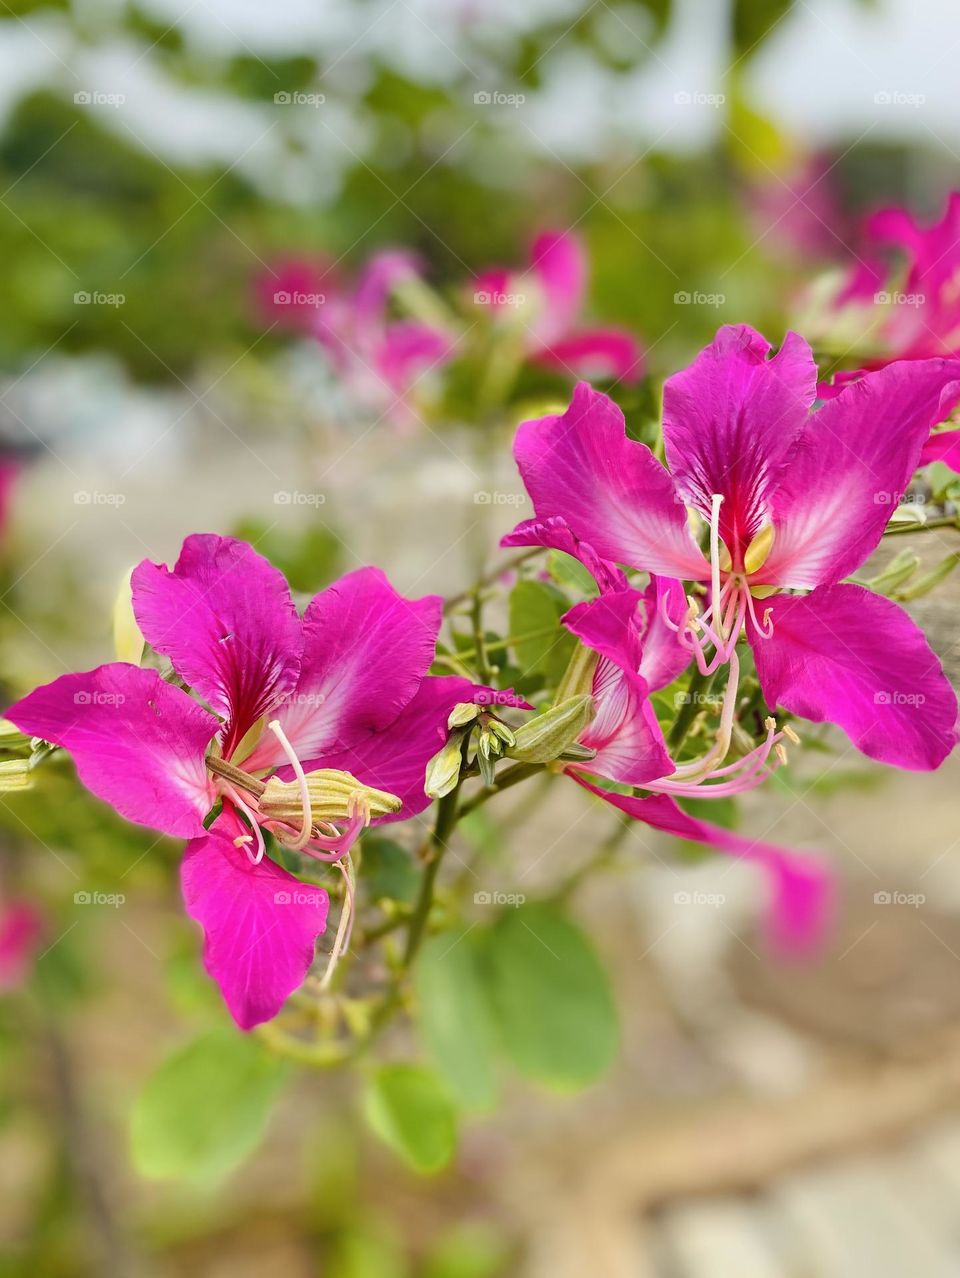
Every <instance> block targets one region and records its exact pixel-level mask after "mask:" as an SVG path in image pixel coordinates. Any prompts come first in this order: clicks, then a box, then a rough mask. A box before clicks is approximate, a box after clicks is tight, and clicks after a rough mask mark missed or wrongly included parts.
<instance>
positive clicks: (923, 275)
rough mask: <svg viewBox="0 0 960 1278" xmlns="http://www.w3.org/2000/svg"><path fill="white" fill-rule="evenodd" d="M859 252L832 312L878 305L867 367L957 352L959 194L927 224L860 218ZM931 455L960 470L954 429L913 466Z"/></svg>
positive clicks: (898, 214)
mask: <svg viewBox="0 0 960 1278" xmlns="http://www.w3.org/2000/svg"><path fill="white" fill-rule="evenodd" d="M891 249H892V250H893V251H894V253H895V255H896V257H897V259H898V261H897V263H896V266H895V268H894V269H891V262H890V252H889V251H890V250H891ZM860 256H861V259H862V260H861V261H860V262H858V264H857V265H855V266H853V267H851V269H850V271H849V272H848V274H847V277H846V279H845V280H844V282H843V284H842V286H841V289H840V292H839V293H838V294H837V296H836V298H835V300H834V303H833V317H834V319H835V320H836V321H842V319H843V317H844V315H845V313H847V312H850V311H853V312H855V311H856V308H857V307H858V306H859V307H864V306H870V307H871V308H873V309H874V310H875V309H876V308H877V307H878V306H879V307H883V308H885V311H883V310H881V311H880V314H881V316H883V318H882V320H881V322H880V324H879V325H878V326H877V328H876V330H875V338H876V341H877V345H878V350H877V352H876V354H875V355H873V356H872V358H871V359H870V360H868V361H867V363H866V366H865V367H866V368H874V369H875V368H882V367H884V365H886V364H889V363H891V362H892V361H894V360H900V359H910V360H915V359H931V358H935V357H938V356H940V357H947V356H955V355H960V192H958V191H954V192H953V193H952V194H951V195H950V196H949V197H948V200H947V207H946V209H945V211H944V214H943V217H942V218H941V219H940V221H939V222H935V223H933V225H931V226H921V225H920V223H918V222H917V221H916V219H915V218H914V216H913V214H912V213H911V212H910V211H909V209H906V208H887V209H881V210H880V211H879V212H877V213H875V214H874V215H873V216H872V217H871V218H870V219H869V220H868V221H867V223H866V228H865V234H864V243H863V244H862V245H861V246H860ZM872 331H874V330H872ZM863 371H864V370H863V369H860V370H858V371H856V372H845V373H839V374H837V376H836V377H835V378H834V382H833V385H827V386H821V388H820V392H821V396H822V397H823V398H832V397H834V396H836V395H837V394H839V393H840V391H841V390H842V389H843V388H844V387H845V386H846V385H848V384H849V383H850V381H854V380H856V379H857V378H859V377H860V376H862V374H863ZM938 460H939V461H943V462H945V463H946V464H947V465H948V466H950V467H951V468H952V469H953V470H955V471H957V472H958V473H960V431H956V430H954V431H942V432H940V433H938V434H935V435H931V437H930V439H929V441H928V442H927V445H926V446H925V448H924V450H923V453H922V454H921V457H920V464H921V465H926V464H927V463H928V462H931V461H938Z"/></svg>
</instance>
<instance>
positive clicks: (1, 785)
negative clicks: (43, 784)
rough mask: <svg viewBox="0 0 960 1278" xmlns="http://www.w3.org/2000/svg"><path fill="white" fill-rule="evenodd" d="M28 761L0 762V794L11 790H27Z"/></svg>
mask: <svg viewBox="0 0 960 1278" xmlns="http://www.w3.org/2000/svg"><path fill="white" fill-rule="evenodd" d="M29 788H30V760H29V759H4V760H3V762H0V793H3V794H5V793H7V792H9V791H11V790H29Z"/></svg>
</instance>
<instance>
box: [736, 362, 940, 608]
mask: <svg viewBox="0 0 960 1278" xmlns="http://www.w3.org/2000/svg"><path fill="white" fill-rule="evenodd" d="M958 400H960V360H943V359H930V360H916V361H901V362H899V363H896V364H888V365H887V367H886V368H881V369H879V370H877V371H876V372H873V373H865V374H864V376H863V377H862V378H860V380H859V381H855V382H851V383H849V384H848V385H847V386H846V387H845V388H844V390H843V391H842V392H841V393H840V394H839V395H838V396H837V398H836V399H831V400H829V401H828V402H827V403H825V404H824V405H823V407H822V408H819V409H817V411H816V412H815V413H812V414H811V415H810V417H809V419H808V421H807V426H806V428H805V430H804V432H803V436H802V438H801V440H800V444H799V446H798V448H797V451H796V452H795V453H794V455H793V457H792V459H791V462H790V465H789V466H788V467H787V469H786V471H785V472H784V473H783V476H782V478H781V480H780V483H779V485H778V486H777V488H776V491H775V492H774V493H773V497H772V502H773V512H774V526H775V529H776V535H775V539H774V543H773V549H772V551H771V553H770V555H769V557H768V558H767V561H766V562H765V563H764V565H763V567H762V569H761V570H760V571H759V572H758V573H756V574H755V575H754V577H753V580H754V581H755V582H761V583H762V582H769V583H772V584H775V585H782V586H794V587H806V588H809V587H812V586H819V585H828V584H829V583H831V582H835V581H839V580H840V579H841V578H843V577H846V576H848V575H849V574H850V573H851V572H853V571H854V570H855V569H856V568H858V567H859V566H860V564H862V563H863V561H864V560H865V559H866V558H867V556H868V555H869V554H870V553H871V551H872V550H873V549H874V548H875V547H876V545H877V543H878V542H879V540H880V537H881V536H882V534H883V530H884V528H885V527H886V524H887V520H888V519H889V517H890V513H891V510H892V508H893V507H895V506H896V504H897V502H898V501H899V500H900V498H901V496H902V495H903V493H904V491H905V489H906V487H907V484H908V483H909V481H910V479H911V477H912V475H913V472H914V471H915V470H916V467H917V463H918V461H919V460H920V453H921V450H922V448H923V446H924V444H925V442H926V440H927V437H928V436H929V434H930V430H931V428H932V427H933V426H935V425H936V424H937V423H938V422H942V421H944V420H945V419H946V418H947V417H949V415H950V412H951V410H952V409H953V407H954V405H955V404H956V403H957V402H958Z"/></svg>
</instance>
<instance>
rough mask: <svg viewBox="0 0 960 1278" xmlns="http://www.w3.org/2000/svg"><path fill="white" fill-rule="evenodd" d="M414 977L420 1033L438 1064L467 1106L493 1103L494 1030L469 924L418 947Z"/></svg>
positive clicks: (485, 1107) (475, 1107)
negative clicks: (420, 947)
mask: <svg viewBox="0 0 960 1278" xmlns="http://www.w3.org/2000/svg"><path fill="white" fill-rule="evenodd" d="M414 982H415V986H416V991H417V999H418V1003H419V1009H420V1027H421V1033H422V1035H423V1040H424V1043H425V1045H426V1048H427V1051H428V1052H429V1054H430V1058H431V1060H432V1061H433V1063H434V1065H435V1066H436V1068H437V1070H438V1071H439V1073H440V1074H441V1075H442V1077H443V1079H444V1081H445V1082H446V1084H447V1086H448V1087H449V1089H450V1091H451V1092H452V1093H453V1095H454V1097H455V1098H456V1100H457V1101H458V1102H459V1103H460V1104H461V1105H462V1106H463V1107H464V1108H465V1109H471V1110H480V1111H483V1110H490V1109H492V1108H493V1106H494V1105H495V1104H496V1099H497V1081H496V1075H495V1071H494V1053H495V1050H496V1032H495V1030H494V1027H493V1022H492V1020H491V1017H490V1003H489V999H488V998H487V990H486V983H485V980H484V972H483V968H482V964H481V958H480V954H479V953H478V949H477V942H476V937H475V936H473V935H468V930H467V929H458V930H456V931H452V932H444V933H443V934H442V935H440V936H435V937H432V938H431V939H430V940H429V941H427V942H426V944H425V945H424V946H423V948H422V949H421V951H420V955H419V957H418V959H417V965H416V969H415V971H414Z"/></svg>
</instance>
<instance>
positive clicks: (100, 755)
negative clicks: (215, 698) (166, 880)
mask: <svg viewBox="0 0 960 1278" xmlns="http://www.w3.org/2000/svg"><path fill="white" fill-rule="evenodd" d="M7 718H8V719H10V720H11V722H13V723H15V724H16V725H17V727H18V728H19V729H20V731H21V732H26V733H29V734H30V735H31V736H35V737H43V739H44V740H45V741H52V742H54V744H55V745H59V746H62V747H63V748H64V749H65V750H69V751H70V753H71V754H72V755H73V761H74V763H75V764H76V767H77V773H78V775H79V777H80V780H81V781H82V782H83V784H84V785H85V786H86V787H87V789H88V790H91V791H92V792H93V793H94V794H96V795H97V796H98V797H99V798H101V799H103V800H105V802H107V803H109V804H111V806H112V807H114V808H116V810H117V811H118V812H119V813H120V815H121V816H123V817H126V818H127V820H128V821H135V822H137V824H139V825H147V826H149V827H150V828H151V829H153V830H162V831H163V832H164V833H165V834H169V835H172V836H173V837H174V838H191V837H192V836H194V835H197V834H199V833H200V832H201V831H202V829H203V818H204V817H205V816H206V814H207V813H208V812H209V810H210V808H211V806H212V804H213V801H214V797H215V796H214V789H213V784H212V782H211V781H210V779H209V777H208V776H207V771H206V767H205V765H204V755H205V754H206V749H207V746H208V745H209V744H210V742H211V740H212V739H213V737H214V735H215V734H216V732H217V729H218V728H219V727H220V725H219V723H218V722H217V720H216V719H215V718H214V717H213V715H212V714H208V713H207V711H206V710H204V709H203V707H202V706H198V705H197V703H196V702H195V701H193V700H191V698H190V697H188V696H187V694H186V693H185V692H184V691H183V690H182V689H181V688H175V687H172V686H171V685H170V684H168V683H164V681H163V680H162V679H161V678H160V675H159V674H158V673H157V671H156V670H141V669H140V668H139V667H138V666H128V665H125V664H124V663H122V662H114V663H112V664H111V665H107V666H99V667H98V668H97V669H96V670H90V671H88V672H87V673H86V674H69V675H63V676H62V677H61V678H59V679H55V680H54V681H53V683H48V684H46V685H45V686H44V687H42V688H37V689H36V690H35V691H34V692H31V693H30V694H29V695H28V696H26V697H24V698H23V700H22V701H18V702H17V704H16V705H14V706H11V707H10V709H9V710H8V711H7Z"/></svg>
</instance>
